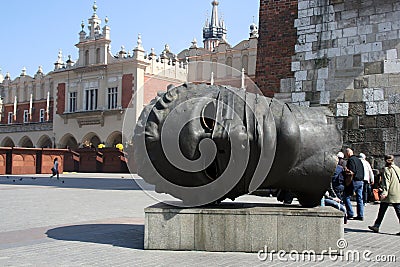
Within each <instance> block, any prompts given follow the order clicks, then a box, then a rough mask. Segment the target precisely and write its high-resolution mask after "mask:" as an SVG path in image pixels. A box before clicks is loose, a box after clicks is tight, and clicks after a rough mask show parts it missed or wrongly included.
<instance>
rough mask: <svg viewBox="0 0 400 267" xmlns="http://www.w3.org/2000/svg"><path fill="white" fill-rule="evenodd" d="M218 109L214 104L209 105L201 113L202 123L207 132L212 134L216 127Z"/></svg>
mask: <svg viewBox="0 0 400 267" xmlns="http://www.w3.org/2000/svg"><path fill="white" fill-rule="evenodd" d="M216 114H217V109H216V107H215V104H214V102H210V103H208V104H207V105H206V106H205V107H204V108H203V110H202V111H201V116H200V122H201V126H202V127H203V128H204V130H206V132H212V131H213V129H214V126H215V118H216Z"/></svg>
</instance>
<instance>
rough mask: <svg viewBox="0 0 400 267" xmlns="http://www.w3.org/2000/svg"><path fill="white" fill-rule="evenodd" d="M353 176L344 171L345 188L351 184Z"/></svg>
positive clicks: (350, 172)
mask: <svg viewBox="0 0 400 267" xmlns="http://www.w3.org/2000/svg"><path fill="white" fill-rule="evenodd" d="M353 176H354V173H353V172H352V171H350V170H349V169H347V168H346V171H345V174H344V185H345V186H349V185H350V184H351V182H352V181H353Z"/></svg>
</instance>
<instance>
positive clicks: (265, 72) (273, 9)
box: [256, 0, 297, 96]
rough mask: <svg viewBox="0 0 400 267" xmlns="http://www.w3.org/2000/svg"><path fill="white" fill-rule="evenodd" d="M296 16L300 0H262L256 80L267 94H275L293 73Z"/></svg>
mask: <svg viewBox="0 0 400 267" xmlns="http://www.w3.org/2000/svg"><path fill="white" fill-rule="evenodd" d="M296 18H297V0H279V1H278V0H260V13H259V34H260V36H259V38H258V47H257V68H256V83H257V85H258V86H259V88H260V89H261V91H262V92H263V94H264V95H267V96H273V94H274V92H279V88H280V80H281V79H284V78H289V77H293V72H292V71H291V62H292V56H293V55H294V54H295V52H294V48H295V44H296V41H297V31H296V29H295V28H294V20H295V19H296Z"/></svg>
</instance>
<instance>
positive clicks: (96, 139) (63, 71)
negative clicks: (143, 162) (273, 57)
mask: <svg viewBox="0 0 400 267" xmlns="http://www.w3.org/2000/svg"><path fill="white" fill-rule="evenodd" d="M218 5H219V2H218V1H215V0H214V1H212V15H211V19H210V20H207V21H206V24H205V26H204V28H203V44H204V47H198V45H197V42H196V40H193V42H192V45H191V46H190V47H189V48H188V49H185V50H183V51H181V52H180V53H177V54H174V53H172V51H171V49H170V48H169V46H168V45H165V49H164V50H163V51H162V52H161V53H160V54H159V55H157V54H156V53H155V51H154V49H151V50H150V52H146V51H145V49H144V47H143V44H142V39H141V36H140V35H139V36H138V39H137V45H136V47H135V49H134V50H133V51H126V50H125V49H124V47H121V49H120V51H118V52H117V53H116V54H113V53H112V52H111V51H110V50H111V49H110V43H111V38H110V32H111V29H110V27H109V26H108V18H106V19H105V20H104V21H102V20H101V19H100V18H99V16H98V15H97V6H96V4H94V5H93V14H92V16H91V17H90V18H89V19H88V22H87V25H85V24H84V23H83V22H82V25H81V27H82V30H81V31H80V32H79V42H78V43H77V44H76V47H77V49H78V52H79V53H78V54H79V56H78V59H76V61H74V60H73V59H72V58H71V57H70V56H69V57H68V60H67V61H66V62H64V61H63V55H62V51H59V54H58V57H57V60H56V62H55V63H54V70H52V71H50V72H49V73H47V74H45V73H44V72H43V70H42V68H41V67H39V68H38V70H37V72H36V73H35V74H34V75H33V76H30V75H28V74H27V71H26V70H25V69H23V70H22V72H21V74H20V76H19V77H16V78H14V79H12V78H11V77H10V75H9V73H6V74H5V75H3V74H1V72H0V147H37V148H45V147H56V148H71V149H75V148H78V147H82V146H84V145H92V146H94V147H97V146H98V145H99V144H100V143H103V144H104V145H105V146H106V147H113V146H115V145H116V144H118V143H122V142H123V140H122V139H123V138H122V128H123V123H124V116H125V114H126V111H127V109H128V108H130V110H133V114H134V115H133V116H134V117H135V121H136V119H137V118H138V116H139V115H140V112H141V110H142V108H143V106H144V105H146V104H147V103H149V102H150V100H151V99H153V98H154V97H155V96H156V95H157V92H159V91H163V90H166V88H167V86H168V85H170V84H173V85H179V84H182V83H184V82H187V81H191V82H192V81H197V82H210V79H211V76H212V75H214V78H215V80H220V82H221V83H222V82H223V81H227V80H229V79H231V80H234V79H236V80H240V77H239V76H238V75H236V76H235V73H241V70H242V69H243V71H244V72H245V74H247V76H249V77H250V78H254V77H255V66H256V51H257V38H258V32H257V26H256V25H255V24H252V25H251V26H250V37H249V39H245V40H243V41H242V42H240V43H239V44H237V45H236V46H233V47H231V46H230V45H229V44H228V43H227V41H226V34H227V29H226V26H225V22H224V21H223V20H222V19H220V18H218ZM102 22H104V26H102ZM201 61H208V62H212V63H215V64H216V63H220V64H224V66H225V65H227V66H228V67H226V69H225V67H224V69H223V70H221V68H218V71H217V69H215V72H214V73H213V74H211V72H213V70H212V69H211V70H210V69H208V68H205V67H204V68H202V69H199V68H198V67H191V66H199V64H194V65H192V64H190V63H192V62H201ZM3 67H4V66H3ZM232 69H236V71H233V74H232ZM189 77H190V78H189ZM133 96H134V97H133ZM131 99H132V101H131ZM124 145H126V144H124Z"/></svg>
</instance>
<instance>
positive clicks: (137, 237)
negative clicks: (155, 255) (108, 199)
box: [46, 224, 144, 249]
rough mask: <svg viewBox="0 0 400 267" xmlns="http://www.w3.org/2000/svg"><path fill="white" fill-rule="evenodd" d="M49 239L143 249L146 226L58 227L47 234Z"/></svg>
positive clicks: (98, 225) (83, 225) (100, 225)
mask: <svg viewBox="0 0 400 267" xmlns="http://www.w3.org/2000/svg"><path fill="white" fill-rule="evenodd" d="M46 235H47V236H48V237H49V238H53V239H57V240H64V241H79V242H89V243H98V244H107V245H112V246H116V247H124V248H133V249H143V243H144V225H141V224H82V225H71V226H64V227H57V228H53V229H50V230H48V231H47V232H46Z"/></svg>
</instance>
